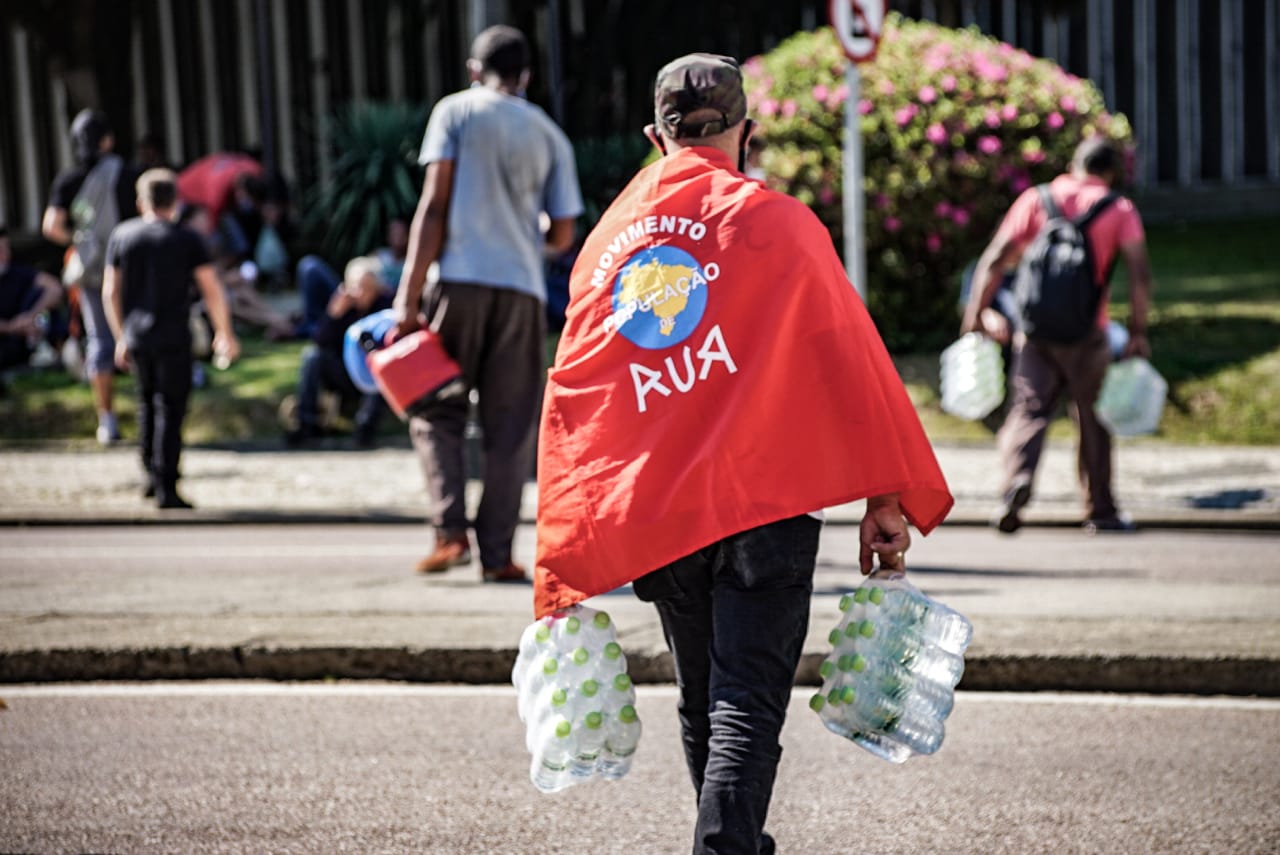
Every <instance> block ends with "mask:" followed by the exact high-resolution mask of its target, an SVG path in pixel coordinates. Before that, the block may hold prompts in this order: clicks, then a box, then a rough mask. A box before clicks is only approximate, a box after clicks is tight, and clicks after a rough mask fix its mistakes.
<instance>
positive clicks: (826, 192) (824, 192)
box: [818, 184, 836, 205]
mask: <svg viewBox="0 0 1280 855" xmlns="http://www.w3.org/2000/svg"><path fill="white" fill-rule="evenodd" d="M835 200H836V191H834V190H832V189H831V185H830V184H823V185H822V186H821V187H819V188H818V201H819V202H821V203H822V204H824V205H830V204H831V203H832V202H834V201H835Z"/></svg>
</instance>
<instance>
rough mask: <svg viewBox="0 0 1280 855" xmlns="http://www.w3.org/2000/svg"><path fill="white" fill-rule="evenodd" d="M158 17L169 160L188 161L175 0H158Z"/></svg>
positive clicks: (165, 130) (165, 133)
mask: <svg viewBox="0 0 1280 855" xmlns="http://www.w3.org/2000/svg"><path fill="white" fill-rule="evenodd" d="M156 18H157V20H158V22H159V26H160V59H161V62H163V63H164V74H163V75H162V77H163V79H164V136H165V145H166V146H167V147H168V149H169V150H168V152H167V154H168V156H169V160H170V161H171V162H173V163H182V162H184V161H186V160H187V157H186V141H185V140H184V139H183V138H182V96H181V95H180V94H179V92H178V49H177V34H176V33H175V32H174V29H173V0H156Z"/></svg>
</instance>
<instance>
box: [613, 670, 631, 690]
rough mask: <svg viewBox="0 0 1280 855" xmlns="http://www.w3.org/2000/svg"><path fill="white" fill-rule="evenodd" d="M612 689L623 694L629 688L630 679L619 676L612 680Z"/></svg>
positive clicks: (625, 676) (623, 675)
mask: <svg viewBox="0 0 1280 855" xmlns="http://www.w3.org/2000/svg"><path fill="white" fill-rule="evenodd" d="M613 687H614V688H615V689H617V690H618V691H619V692H625V691H627V689H630V688H631V678H630V677H629V676H627V675H626V674H619V675H618V676H616V677H614V678H613Z"/></svg>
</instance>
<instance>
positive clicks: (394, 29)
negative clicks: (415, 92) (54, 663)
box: [387, 2, 434, 102]
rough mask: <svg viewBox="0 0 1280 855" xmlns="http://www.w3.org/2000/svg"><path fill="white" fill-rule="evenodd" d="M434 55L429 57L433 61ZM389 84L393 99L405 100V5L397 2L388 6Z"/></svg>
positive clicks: (428, 59) (396, 100) (430, 61)
mask: <svg viewBox="0 0 1280 855" xmlns="http://www.w3.org/2000/svg"><path fill="white" fill-rule="evenodd" d="M433 61H434V60H433V58H432V57H428V58H427V62H428V63H432V62H433ZM387 84H388V88H389V89H390V95H391V100H392V101H395V102H400V101H403V100H404V93H405V79H404V6H403V5H402V4H401V3H399V2H395V3H392V4H391V5H390V6H389V7H388V8H387Z"/></svg>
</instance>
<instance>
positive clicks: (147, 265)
mask: <svg viewBox="0 0 1280 855" xmlns="http://www.w3.org/2000/svg"><path fill="white" fill-rule="evenodd" d="M137 191H138V207H139V210H141V211H142V217H141V218H139V219H134V220H129V221H127V222H124V223H121V224H120V225H118V226H116V228H115V230H113V231H112V232H111V238H110V240H109V241H108V243H107V266H106V270H105V274H104V276H103V285H102V296H103V302H104V303H105V305H106V312H107V320H108V321H109V322H110V324H111V330H112V332H113V333H114V334H115V339H116V346H115V362H116V365H118V366H119V367H120V368H125V367H127V366H128V365H129V363H130V362H132V364H133V369H134V373H135V374H136V376H137V388H138V439H139V443H140V445H141V448H142V468H143V471H144V472H145V473H146V480H145V482H144V495H145V496H148V497H150V496H154V497H155V499H156V504H157V505H158V506H159V507H160V508H166V509H167V508H190V507H191V505H190V504H189V503H188V502H187V501H186V500H185V499H183V498H182V497H181V496H179V495H178V491H177V483H178V458H179V456H180V455H181V453H182V420H183V418H184V417H185V416H186V412H187V398H188V396H189V395H190V393H191V326H190V322H189V319H190V312H191V291H192V288H191V284H192V282H193V281H194V282H195V285H196V286H197V287H198V288H199V290H200V294H201V296H203V297H204V304H205V309H206V310H207V311H208V313H209V318H210V320H212V321H213V327H214V337H213V350H214V353H215V354H216V358H217V359H218V361H221V362H223V363H224V364H226V363H229V362H230V361H231V360H233V359H235V358H236V357H237V356H238V355H239V352H240V344H239V342H238V341H237V340H236V337H235V333H234V332H233V331H232V328H231V315H230V313H229V312H228V310H227V303H226V299H225V298H224V296H223V293H222V286H221V285H220V284H219V283H218V278H217V274H215V273H214V269H213V265H212V264H210V262H209V255H208V253H207V252H206V251H205V247H204V242H203V241H202V240H201V239H200V236H199V235H197V234H196V233H195V232H193V231H191V230H190V229H187V228H185V227H183V226H180V225H178V224H177V223H175V222H174V219H175V217H176V214H177V198H178V191H177V185H176V183H175V176H174V174H173V172H172V171H170V170H168V169H151V170H148V171H147V172H144V173H143V174H142V177H141V178H139V179H138V184H137Z"/></svg>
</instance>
